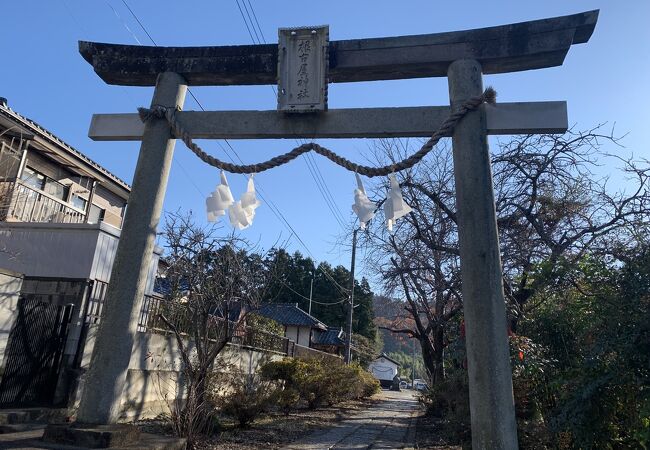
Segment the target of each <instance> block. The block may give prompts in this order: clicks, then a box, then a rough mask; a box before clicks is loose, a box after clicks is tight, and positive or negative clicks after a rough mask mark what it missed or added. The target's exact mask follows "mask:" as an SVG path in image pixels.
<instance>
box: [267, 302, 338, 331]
mask: <svg viewBox="0 0 650 450" xmlns="http://www.w3.org/2000/svg"><path fill="white" fill-rule="evenodd" d="M259 314H260V315H261V316H264V317H268V318H269V319H273V320H275V321H276V322H278V323H280V324H282V325H293V326H299V327H312V328H319V329H321V330H327V327H326V326H325V324H324V323H323V322H321V321H320V320H318V319H317V318H315V317H313V316H310V315H309V314H307V313H306V312H305V311H303V310H302V309H300V308H298V304H296V303H267V304H265V305H262V306H261V307H260V310H259Z"/></svg>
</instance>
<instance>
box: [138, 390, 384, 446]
mask: <svg viewBox="0 0 650 450" xmlns="http://www.w3.org/2000/svg"><path fill="white" fill-rule="evenodd" d="M377 401H378V400H377V399H367V400H360V401H348V402H343V403H340V404H339V405H337V406H333V407H329V408H320V409H317V410H308V409H300V410H297V411H294V412H292V413H291V414H289V415H288V416H285V415H284V414H283V413H281V412H271V413H268V414H266V415H264V416H262V417H261V418H259V419H257V420H255V422H254V423H253V424H252V425H251V426H250V427H248V428H245V429H242V428H238V427H237V426H236V424H235V422H234V421H231V420H228V419H223V421H222V422H221V427H220V428H221V430H220V431H219V432H218V433H217V434H215V435H214V436H211V437H202V438H201V439H200V440H199V442H198V443H197V448H198V449H200V450H211V449H219V450H244V449H259V448H264V449H269V450H272V449H279V448H281V447H283V446H285V445H287V444H289V443H291V442H293V441H295V440H297V439H298V438H301V437H303V436H304V435H305V434H308V433H311V432H313V431H316V430H318V429H323V428H327V427H329V426H331V425H332V424H334V423H336V422H339V421H341V420H345V419H346V418H347V417H349V416H350V415H351V414H352V413H354V412H356V411H359V410H362V409H367V408H369V407H370V406H372V405H373V404H374V403H376V402H377ZM137 425H139V426H140V428H141V430H142V431H144V432H148V433H158V434H170V433H171V428H169V427H167V426H166V425H165V424H164V423H163V422H159V421H142V422H139V423H138V424H137Z"/></svg>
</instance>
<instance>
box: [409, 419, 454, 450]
mask: <svg viewBox="0 0 650 450" xmlns="http://www.w3.org/2000/svg"><path fill="white" fill-rule="evenodd" d="M415 443H416V446H415V448H417V449H421V450H424V449H427V450H434V449H435V450H462V449H463V447H462V446H461V445H459V444H456V443H454V442H452V440H451V439H450V438H449V436H447V433H445V427H444V420H443V419H440V418H437V417H431V416H420V417H419V418H418V422H417V426H416V431H415Z"/></svg>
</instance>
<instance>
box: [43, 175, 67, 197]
mask: <svg viewBox="0 0 650 450" xmlns="http://www.w3.org/2000/svg"><path fill="white" fill-rule="evenodd" d="M43 190H44V191H45V192H47V193H48V194H50V195H52V196H54V197H56V198H58V199H59V200H63V201H67V199H68V193H69V192H70V186H65V185H63V184H61V183H59V182H58V181H54V180H53V179H52V178H49V177H45V188H44V189H43Z"/></svg>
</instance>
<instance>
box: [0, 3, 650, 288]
mask: <svg viewBox="0 0 650 450" xmlns="http://www.w3.org/2000/svg"><path fill="white" fill-rule="evenodd" d="M242 1H243V0H240V4H241V2H242ZM127 3H128V5H129V6H130V7H131V8H132V10H133V11H134V12H135V14H136V15H137V16H138V18H139V19H140V20H141V22H142V24H143V25H144V26H145V28H146V29H147V31H148V32H149V34H150V35H151V37H152V38H153V39H154V40H155V41H156V43H157V44H158V45H164V46H173V45H177V46H184V45H229V44H249V43H251V37H250V36H249V32H248V31H247V28H246V26H245V25H244V19H243V18H242V15H241V13H240V10H239V9H238V4H237V2H236V0H222V1H183V2H181V1H163V0H155V1H154V0H146V1H145V0H127ZM246 5H247V6H248V5H249V3H248V1H247V3H246ZM250 5H252V7H253V8H254V11H255V14H256V17H257V19H258V22H259V25H260V27H261V30H262V32H263V34H264V37H265V39H266V40H267V41H268V42H277V28H279V27H288V26H301V25H319V24H328V25H329V26H330V39H332V40H338V39H350V38H364V37H378V36H393V35H406V34H423V33H435V32H442V31H453V30H461V29H469V28H479V27H485V26H493V25H501V24H507V23H513V22H519V21H526V20H533V19H539V18H545V17H554V16H559V15H565V14H572V13H576V12H582V11H587V10H591V9H600V10H601V12H600V17H599V20H598V25H597V26H596V31H595V33H594V35H593V36H592V38H591V40H590V42H589V43H587V44H583V45H578V46H574V47H573V48H572V49H571V51H570V52H569V55H568V57H567V59H566V61H565V64H564V66H562V67H557V68H551V69H543V70H537V71H530V72H520V73H515V74H505V75H494V76H487V77H485V84H486V85H488V84H491V85H493V86H494V87H495V88H496V90H497V91H498V93H499V100H501V101H535V100H566V101H567V102H568V105H569V121H570V124H572V125H573V124H575V125H576V126H577V127H578V128H587V127H591V126H593V125H595V124H597V123H601V122H608V123H609V124H610V126H611V125H612V124H613V123H614V122H615V123H616V130H617V131H618V132H619V133H621V134H623V133H629V134H628V136H627V137H626V138H625V140H624V141H623V143H624V145H625V146H626V148H627V149H626V151H633V152H634V154H635V155H638V156H648V149H647V139H646V138H645V133H646V131H647V128H648V126H649V125H648V124H649V123H650V113H649V112H648V111H650V108H649V107H648V106H647V105H648V104H650V90H649V89H648V86H647V83H648V74H650V26H648V20H649V19H650V2H648V1H646V0H627V1H611V0H610V1H595V0H592V1H587V0H574V1H566V0H561V1H560V0H555V1H543V2H542V1H538V2H534V1H521V0H519V1H496V0H493V1H489V2H487V1H457V2H436V1H402V2H396V1H372V2H370V1H339V0H330V1H327V2H324V1H310V2H305V1H262V0H250ZM3 18H4V20H3V26H2V28H1V30H2V31H1V32H0V33H1V37H2V39H1V40H0V42H2V50H3V54H4V58H3V61H4V63H3V69H2V71H1V72H0V96H3V97H7V98H8V101H9V106H10V107H12V108H13V109H14V110H16V111H18V112H20V113H22V114H24V115H26V116H28V117H30V118H32V119H34V120H36V121H37V122H39V123H40V124H41V125H42V126H44V127H46V128H48V129H49V130H51V131H52V132H54V133H55V134H57V135H58V136H60V137H61V138H62V139H64V140H66V141H67V142H68V143H70V144H72V145H73V146H75V147H76V148H78V149H79V150H81V151H83V152H84V153H86V154H87V155H88V156H90V157H91V158H93V159H94V160H96V161H97V162H99V163H100V164H102V165H104V166H105V167H106V168H108V169H109V170H111V171H112V172H114V173H115V174H117V175H118V176H120V177H121V178H123V179H124V180H126V181H127V182H130V181H131V179H132V175H133V171H134V168H135V161H136V157H137V152H138V147H139V144H138V143H134V142H128V143H120V142H112V143H107V142H93V141H91V140H90V139H89V138H88V137H87V132H88V125H89V123H90V117H91V115H92V114H93V113H98V112H106V113H108V112H135V110H136V108H137V107H138V106H147V105H148V104H149V102H150V99H151V93H152V89H151V88H136V87H119V86H108V85H106V84H105V83H104V82H103V81H102V80H100V79H99V77H97V76H96V75H95V74H94V72H93V71H92V69H91V67H90V66H89V65H88V64H87V63H86V62H85V61H84V60H83V59H82V58H81V56H80V55H79V54H78V52H77V41H78V40H80V39H81V40H91V41H99V42H115V43H125V44H137V43H138V41H139V42H140V43H142V44H143V45H151V41H150V40H149V38H148V37H147V35H146V34H145V33H144V31H143V30H142V28H141V27H140V25H139V24H138V23H137V22H136V21H135V19H134V18H133V17H132V16H131V14H130V12H129V11H128V9H127V8H126V7H125V5H124V3H123V2H122V0H47V1H45V0H42V1H36V0H23V1H21V2H17V1H12V2H3ZM193 92H194V94H195V95H196V96H197V98H198V99H199V101H200V102H201V103H202V104H203V106H204V107H205V108H206V109H213V110H217V109H274V108H275V106H276V102H275V97H274V94H273V91H272V89H271V88H270V87H269V86H258V87H219V88H214V87H213V88H193ZM447 103H448V98H447V84H446V80H445V79H444V78H434V79H420V80H405V81H389V82H373V83H348V84H336V85H330V91H329V105H330V108H338V107H363V106H415V105H444V104H447ZM185 109H186V110H189V109H198V107H197V105H196V103H195V102H194V101H193V100H192V98H191V97H190V96H188V99H187V101H186V106H185ZM322 143H324V144H325V145H327V146H330V147H332V148H333V149H335V150H337V151H339V152H341V153H343V154H344V155H346V156H348V157H350V158H351V159H354V160H358V161H364V160H365V159H364V155H365V154H368V153H369V149H370V147H371V146H372V142H371V141H369V140H353V141H350V140H345V141H332V140H330V141H323V142H322ZM201 144H202V145H203V147H204V148H205V149H206V150H208V151H209V152H211V153H213V154H215V155H216V156H217V157H221V158H224V153H223V145H219V143H217V142H214V141H212V142H209V141H203V142H201ZM231 145H232V146H233V148H234V149H235V150H236V152H237V153H238V154H239V155H240V157H241V158H242V159H243V160H244V161H246V162H255V161H260V160H264V159H267V158H269V157H271V156H274V155H277V154H279V153H283V152H285V151H287V150H289V149H290V148H292V147H293V146H295V145H296V144H295V142H294V141H292V140H285V141H279V140H278V141H232V142H231ZM612 150H614V149H612ZM314 161H315V162H316V165H317V167H318V170H319V172H320V173H319V174H317V175H316V176H320V175H322V178H323V180H324V182H325V184H326V186H327V189H328V191H329V193H331V198H332V201H333V203H334V208H336V209H337V210H338V211H339V212H340V214H341V216H342V217H343V219H344V220H345V221H346V222H348V223H349V222H351V221H352V219H353V217H352V212H351V209H350V205H351V204H352V202H353V189H354V187H355V181H354V176H353V174H351V173H348V172H346V171H344V170H343V169H341V168H339V167H337V166H334V165H333V164H331V163H330V162H328V161H327V160H324V159H322V158H320V157H318V156H315V157H314ZM610 169H611V168H609V167H603V168H602V170H603V172H604V173H606V172H607V171H608V170H610ZM218 175H219V174H218V172H217V171H216V170H215V169H213V168H210V167H208V166H206V165H204V164H203V163H201V162H200V161H198V160H197V159H196V158H195V157H194V156H193V155H192V154H191V153H189V151H187V149H186V148H185V147H184V145H183V144H182V143H179V144H178V145H177V146H176V153H175V158H174V164H173V168H172V173H171V178H170V182H169V187H168V191H167V197H166V201H165V210H166V211H175V210H177V209H179V208H182V209H183V210H190V209H191V210H193V211H194V212H195V213H196V215H197V217H198V218H199V219H200V220H201V221H202V220H204V198H205V196H206V195H207V194H208V193H209V192H210V191H212V190H213V189H214V186H215V185H216V184H217V183H218ZM229 180H230V184H231V186H232V189H233V193H234V194H235V196H238V195H239V194H240V193H241V192H243V191H244V190H245V179H244V178H243V177H241V176H235V175H230V176H229ZM256 181H257V182H258V183H259V185H260V186H261V187H262V189H263V193H264V194H265V197H266V199H267V200H269V199H270V200H271V202H272V203H273V205H274V206H275V207H276V208H277V210H279V211H281V214H282V216H283V217H284V218H285V219H286V221H287V222H288V223H290V225H291V227H292V228H293V230H295V233H296V234H297V235H298V236H299V239H298V238H296V237H295V236H292V231H291V230H289V228H288V227H287V226H286V223H284V221H283V220H282V219H280V218H279V216H278V215H276V214H274V213H273V211H272V209H273V208H272V207H271V206H270V205H267V204H265V205H263V206H262V207H260V208H259V209H258V210H257V217H256V220H255V223H254V224H253V226H252V227H251V228H250V229H248V230H245V231H243V232H242V234H243V236H245V237H247V238H248V239H250V240H251V241H254V242H259V243H260V244H261V245H262V246H263V247H267V248H268V247H269V246H271V245H272V244H273V243H274V242H276V241H277V240H278V239H280V240H285V239H287V238H290V240H289V243H288V247H289V249H292V250H293V249H297V250H300V251H301V252H302V253H304V254H308V255H312V256H313V257H315V258H316V259H317V260H329V261H330V262H332V263H335V264H338V263H341V264H345V265H348V264H349V248H346V247H341V246H337V245H335V244H336V242H337V237H339V236H340V235H341V233H342V228H341V226H340V225H339V223H338V222H337V221H336V220H335V218H334V215H333V214H332V212H331V211H330V209H328V206H327V205H326V202H325V200H324V198H323V195H322V194H321V193H320V192H319V189H318V188H317V185H316V182H315V181H314V178H313V177H312V174H311V173H310V170H309V169H308V166H307V163H306V161H305V160H304V159H303V158H300V159H298V160H296V161H294V162H293V163H291V164H289V165H287V166H284V167H281V168H279V169H276V170H273V171H270V172H265V173H263V174H259V175H258V176H256ZM290 236H291V237H290ZM300 240H301V241H302V243H304V245H306V247H307V248H308V249H309V250H305V248H304V246H303V244H302V243H300ZM364 270H365V269H364V267H363V266H362V267H361V268H360V272H359V274H360V275H363V274H364Z"/></svg>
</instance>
